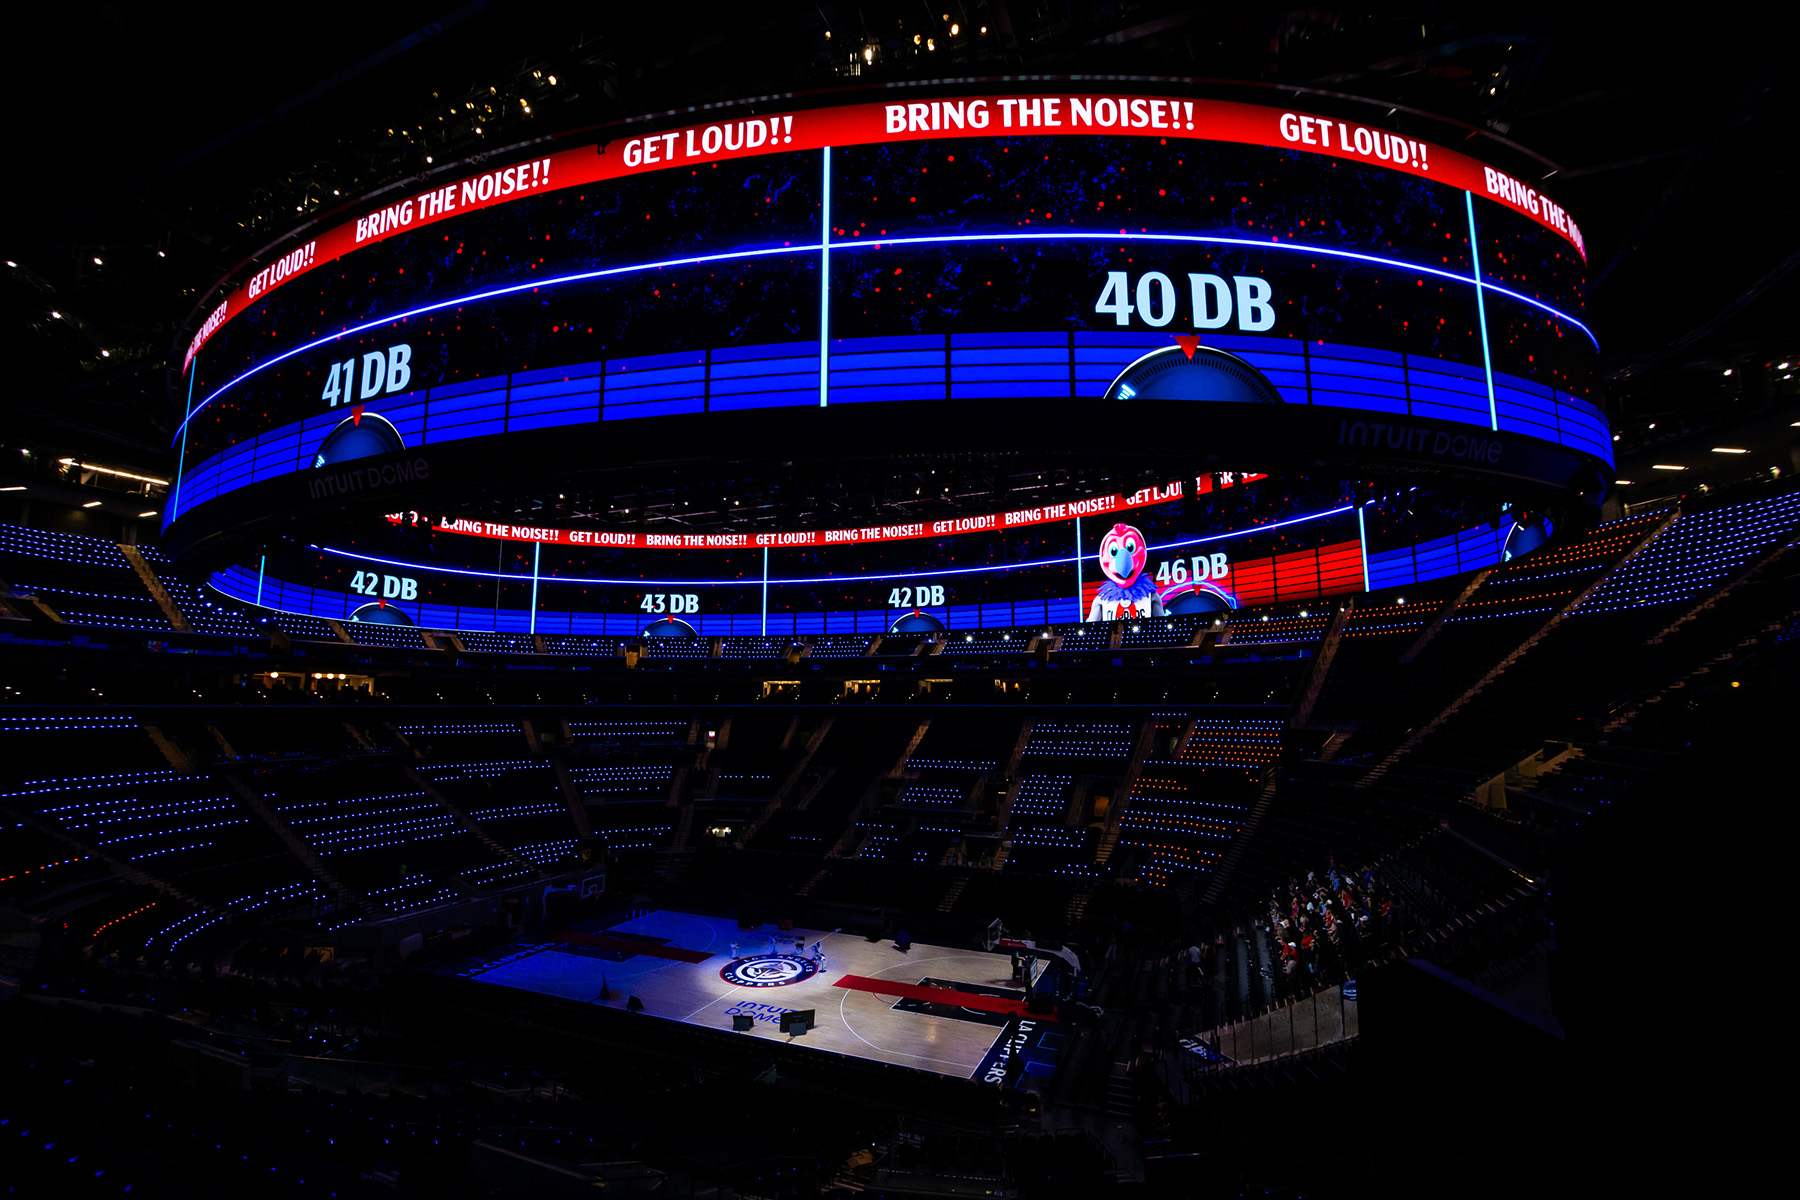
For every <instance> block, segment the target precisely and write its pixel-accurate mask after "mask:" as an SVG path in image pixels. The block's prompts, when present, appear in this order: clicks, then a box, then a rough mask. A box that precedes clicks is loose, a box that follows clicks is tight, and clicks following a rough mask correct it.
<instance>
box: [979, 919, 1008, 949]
mask: <svg viewBox="0 0 1800 1200" xmlns="http://www.w3.org/2000/svg"><path fill="white" fill-rule="evenodd" d="M1005 936H1006V927H1005V926H1004V925H1002V924H1001V923H1000V918H999V917H995V918H994V920H993V922H992V923H991V924H990V925H989V926H988V927H987V928H986V929H985V930H983V931H982V934H981V948H982V949H983V950H992V949H993V948H994V947H995V946H998V945H999V944H1000V939H1001V938H1003V937H1005Z"/></svg>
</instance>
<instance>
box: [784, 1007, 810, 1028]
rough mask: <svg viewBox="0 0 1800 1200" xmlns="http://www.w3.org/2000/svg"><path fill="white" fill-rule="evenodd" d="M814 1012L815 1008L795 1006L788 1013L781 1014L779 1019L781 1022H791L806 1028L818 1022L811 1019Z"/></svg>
mask: <svg viewBox="0 0 1800 1200" xmlns="http://www.w3.org/2000/svg"><path fill="white" fill-rule="evenodd" d="M815 1012H816V1010H814V1009H810V1008H796V1009H794V1010H793V1011H792V1012H790V1013H785V1014H783V1015H782V1018H781V1019H782V1021H783V1022H786V1023H791V1024H800V1025H804V1026H806V1028H808V1029H811V1028H812V1027H813V1026H814V1025H816V1024H817V1023H818V1022H816V1021H815V1020H814V1019H813V1016H814V1013H815Z"/></svg>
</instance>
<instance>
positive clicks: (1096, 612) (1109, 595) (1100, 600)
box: [1087, 525, 1163, 621]
mask: <svg viewBox="0 0 1800 1200" xmlns="http://www.w3.org/2000/svg"><path fill="white" fill-rule="evenodd" d="M1099 558H1100V571H1101V574H1103V575H1105V576H1106V578H1105V579H1104V580H1102V581H1101V583H1100V590H1099V591H1097V592H1095V593H1094V602H1093V604H1091V605H1090V606H1089V607H1088V615H1087V619H1088V620H1090V621H1115V620H1117V619H1119V618H1120V617H1131V616H1144V617H1160V616H1162V615H1163V606H1162V597H1161V596H1159V595H1158V594H1157V591H1156V583H1155V582H1154V581H1153V580H1152V579H1151V578H1150V577H1149V576H1148V575H1146V574H1144V567H1145V566H1146V565H1147V564H1148V562H1149V559H1150V549H1149V547H1148V546H1146V545H1145V544H1144V535H1143V534H1142V533H1140V532H1139V531H1138V530H1137V529H1136V528H1134V527H1133V526H1130V525H1114V526H1113V527H1112V529H1111V530H1109V531H1108V532H1107V535H1106V536H1105V537H1104V538H1101V539H1100V554H1099Z"/></svg>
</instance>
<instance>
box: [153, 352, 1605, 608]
mask: <svg viewBox="0 0 1800 1200" xmlns="http://www.w3.org/2000/svg"><path fill="white" fill-rule="evenodd" d="M1170 341H1171V339H1170V338H1169V336H1168V335H1166V334H1160V333H1135V332H1129V331H1121V332H1112V333H1108V332H1083V333H1073V334H1070V333H958V334H950V335H947V336H946V335H942V334H936V335H922V336H903V337H871V338H840V339H833V340H832V341H831V344H830V357H829V362H830V397H831V402H832V403H833V404H858V403H870V402H881V403H892V402H900V401H908V400H969V401H982V400H1003V399H1030V398H1033V397H1040V396H1071V397H1078V396H1098V395H1100V393H1101V392H1102V391H1104V390H1105V388H1106V386H1107V385H1108V384H1110V383H1111V382H1112V381H1113V379H1114V378H1115V377H1117V375H1118V373H1119V372H1120V371H1122V370H1123V369H1124V368H1125V367H1126V366H1128V365H1130V363H1131V362H1132V361H1133V360H1135V359H1137V358H1139V357H1140V356H1142V355H1143V354H1145V353H1147V352H1148V351H1151V350H1155V349H1160V348H1162V347H1164V346H1167V345H1169V344H1170ZM1205 343H1206V345H1208V346H1214V347H1217V348H1218V349H1221V350H1228V351H1230V352H1231V353H1233V354H1236V355H1238V356H1239V357H1241V358H1243V359H1244V360H1245V361H1247V362H1249V363H1250V364H1251V365H1252V366H1254V367H1256V368H1257V369H1258V370H1260V371H1261V372H1262V373H1263V374H1264V375H1266V376H1268V379H1269V382H1271V383H1273V384H1274V385H1275V387H1276V388H1277V390H1279V391H1280V393H1281V396H1282V399H1283V400H1285V401H1287V402H1288V403H1289V404H1319V405H1330V406H1333V407H1338V408H1352V409H1362V410H1364V411H1367V412H1377V413H1395V414H1407V415H1411V416H1416V417H1434V418H1436V419H1438V420H1443V421H1454V422H1456V423H1458V424H1465V425H1475V426H1479V427H1481V428H1483V429H1486V428H1488V425H1489V417H1488V400H1487V386H1486V381H1485V377H1484V375H1483V372H1482V369H1481V368H1480V367H1479V366H1471V365H1468V364H1464V363H1453V362H1445V361H1443V360H1441V359H1436V358H1428V357H1424V356H1421V355H1417V354H1402V353H1398V352H1396V351H1391V350H1376V349H1372V348H1369V347H1362V346H1339V345H1334V344H1331V343H1325V342H1310V343H1309V342H1301V341H1296V340H1293V339H1291V338H1276V337H1244V336H1240V335H1230V334H1217V333H1213V334H1207V335H1206V337H1205ZM818 375H819V367H818V351H817V343H816V342H810V341H807V342H779V343H773V344H769V345H756V346H730V347H724V348H720V349H715V350H687V351H680V352H677V353H673V354H649V355H640V356H638V357H634V358H615V359H607V360H606V361H604V362H593V363H579V364H576V365H574V366H568V367H556V368H552V369H550V370H537V371H520V372H517V373H515V374H513V375H510V376H496V377H495V378H492V379H476V380H467V381H460V382H456V383H448V384H440V385H438V386H436V387H433V388H430V389H424V388H421V389H418V390H416V391H411V392H404V393H400V394H398V395H394V396H387V397H383V398H382V399H379V400H372V401H369V402H368V403H367V404H366V405H365V411H367V412H374V413H379V414H381V415H382V416H383V417H386V418H387V419H388V420H389V421H392V422H393V423H394V426H395V428H396V429H398V430H399V432H400V436H401V438H402V439H403V440H404V441H405V443H406V444H407V445H408V446H430V445H435V444H439V443H443V442H451V441H457V440H460V439H464V438H472V437H485V436H487V435H489V434H495V433H501V432H505V431H512V430H528V429H546V428H554V427H561V426H569V425H586V424H592V423H594V422H596V421H618V420H629V419H631V418H634V417H659V416H670V415H675V414H684V413H703V412H726V411H731V410H740V409H754V408H785V407H798V406H803V405H805V406H810V405H813V404H816V403H817V398H818ZM1494 393H1495V398H1496V407H1497V409H1498V412H1499V417H1500V428H1501V430H1503V431H1505V432H1509V433H1518V434H1524V435H1527V436H1530V437H1536V438H1541V439H1543V440H1544V441H1547V442H1552V443H1555V444H1558V445H1561V446H1565V447H1567V448H1569V449H1571V450H1579V451H1583V452H1585V453H1587V454H1592V455H1594V456H1595V457H1596V458H1599V459H1600V460H1602V461H1603V462H1605V463H1606V464H1607V465H1608V466H1610V465H1612V461H1613V454H1612V435H1611V432H1610V430H1609V429H1608V427H1607V424H1606V418H1605V417H1604V416H1603V415H1602V414H1601V412H1600V410H1599V409H1597V408H1595V407H1594V406H1593V405H1592V404H1590V403H1588V402H1587V401H1586V400H1583V399H1581V398H1579V397H1577V396H1572V395H1570V394H1569V393H1567V392H1562V391H1558V390H1556V389H1554V388H1550V387H1547V386H1545V385H1544V384H1541V383H1535V382H1533V381H1531V380H1528V379H1521V378H1519V377H1517V376H1514V375H1507V374H1503V373H1501V372H1498V371H1496V372H1495V373H1494ZM344 418H345V414H344V412H343V410H341V409H339V410H334V411H331V412H326V413H320V414H317V415H315V416H311V417H308V418H306V419H305V420H303V421H298V422H295V423H293V424H290V425H284V426H282V427H281V428H279V429H272V430H269V431H268V432H266V433H263V434H260V435H258V436H257V437H254V438H251V439H249V440H247V441H243V442H240V443H238V444H237V445H235V446H233V447H231V448H230V449H228V450H225V451H223V452H222V453H220V454H216V455H214V456H212V457H211V458H209V459H207V460H206V461H205V462H202V463H199V464H197V465H196V466H194V467H193V468H192V469H191V471H190V472H189V474H188V476H187V478H186V479H184V480H183V481H182V484H181V491H180V496H179V501H180V507H181V511H186V510H187V509H190V508H192V507H194V506H195V505H196V504H201V503H204V502H205V501H207V500H211V499H213V498H215V497H217V496H222V495H225V494H227V493H229V492H232V491H235V490H236V489H238V488H240V487H244V486H246V485H248V484H250V483H253V482H260V481H262V480H264V479H273V478H275V477H277V476H280V475H285V474H289V473H291V472H293V471H297V470H300V469H302V468H305V467H308V466H311V465H312V457H313V455H315V454H316V453H317V451H318V446H319V443H320V442H321V441H322V440H323V439H324V437H325V435H326V434H327V433H329V432H330V431H331V429H332V428H333V427H334V426H336V425H337V424H338V422H340V421H342V420H343V419H344ZM176 515H177V513H176V511H175V508H174V506H173V505H171V506H170V507H169V511H168V513H167V514H166V516H165V518H164V523H165V524H167V522H169V521H172V520H174V519H175V517H176ZM858 632H860V631H858Z"/></svg>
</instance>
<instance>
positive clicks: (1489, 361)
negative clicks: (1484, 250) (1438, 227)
mask: <svg viewBox="0 0 1800 1200" xmlns="http://www.w3.org/2000/svg"><path fill="white" fill-rule="evenodd" d="M1463 199H1464V200H1465V201H1467V202H1468V206H1469V273H1470V274H1472V275H1473V276H1474V277H1475V320H1476V323H1477V324H1479V325H1480V326H1481V370H1482V373H1483V374H1485V375H1486V376H1487V393H1488V426H1489V428H1491V429H1492V430H1493V431H1494V432H1495V433H1498V432H1500V406H1499V405H1498V404H1496V403H1495V402H1494V356H1493V354H1492V353H1491V352H1490V351H1489V350H1488V332H1487V304H1486V303H1485V302H1484V301H1483V300H1482V298H1481V289H1482V286H1483V284H1482V282H1481V248H1480V243H1479V242H1477V241H1476V240H1475V193H1474V192H1464V193H1463Z"/></svg>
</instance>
